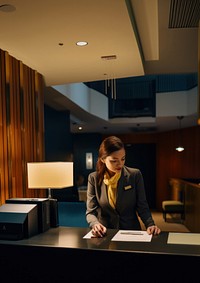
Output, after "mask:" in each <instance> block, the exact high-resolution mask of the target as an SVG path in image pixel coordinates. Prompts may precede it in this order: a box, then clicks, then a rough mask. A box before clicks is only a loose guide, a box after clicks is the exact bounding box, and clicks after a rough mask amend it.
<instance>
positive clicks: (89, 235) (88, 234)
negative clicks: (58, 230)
mask: <svg viewBox="0 0 200 283" xmlns="http://www.w3.org/2000/svg"><path fill="white" fill-rule="evenodd" d="M91 238H93V235H92V230H90V232H88V233H87V234H86V235H85V236H84V237H83V239H91Z"/></svg>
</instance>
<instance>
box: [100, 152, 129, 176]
mask: <svg viewBox="0 0 200 283" xmlns="http://www.w3.org/2000/svg"><path fill="white" fill-rule="evenodd" d="M102 162H104V163H105V165H106V167H107V169H108V171H109V173H110V174H111V175H114V174H115V173H119V172H120V171H121V170H122V167H123V166H124V163H125V150H124V148H122V149H120V150H117V151H114V152H113V153H112V154H111V155H108V156H107V157H106V158H104V159H102Z"/></svg>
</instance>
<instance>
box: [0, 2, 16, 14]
mask: <svg viewBox="0 0 200 283" xmlns="http://www.w3.org/2000/svg"><path fill="white" fill-rule="evenodd" d="M15 10H16V8H15V6H13V5H10V4H3V5H0V11H1V12H5V13H9V12H14V11H15Z"/></svg>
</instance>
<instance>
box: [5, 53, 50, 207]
mask: <svg viewBox="0 0 200 283" xmlns="http://www.w3.org/2000/svg"><path fill="white" fill-rule="evenodd" d="M43 92H44V80H43V77H42V75H41V74H39V73H37V72H36V71H34V70H32V69H31V68H29V67H27V66H26V65H24V64H23V63H22V62H20V61H19V60H17V59H15V58H13V57H12V56H10V55H9V54H8V53H7V52H5V51H2V50H0V204H3V203H5V200H6V199H8V198H11V197H40V196H41V197H42V196H44V195H45V192H44V191H43V190H28V186H27V162H31V161H43V160H44V117H43V116H44V98H43Z"/></svg>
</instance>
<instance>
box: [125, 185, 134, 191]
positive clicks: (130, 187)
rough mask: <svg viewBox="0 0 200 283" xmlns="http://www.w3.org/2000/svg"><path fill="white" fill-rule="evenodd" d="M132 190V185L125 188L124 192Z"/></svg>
mask: <svg viewBox="0 0 200 283" xmlns="http://www.w3.org/2000/svg"><path fill="white" fill-rule="evenodd" d="M130 189H132V186H131V185H128V186H126V187H124V190H125V191H126V190H130Z"/></svg>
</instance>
